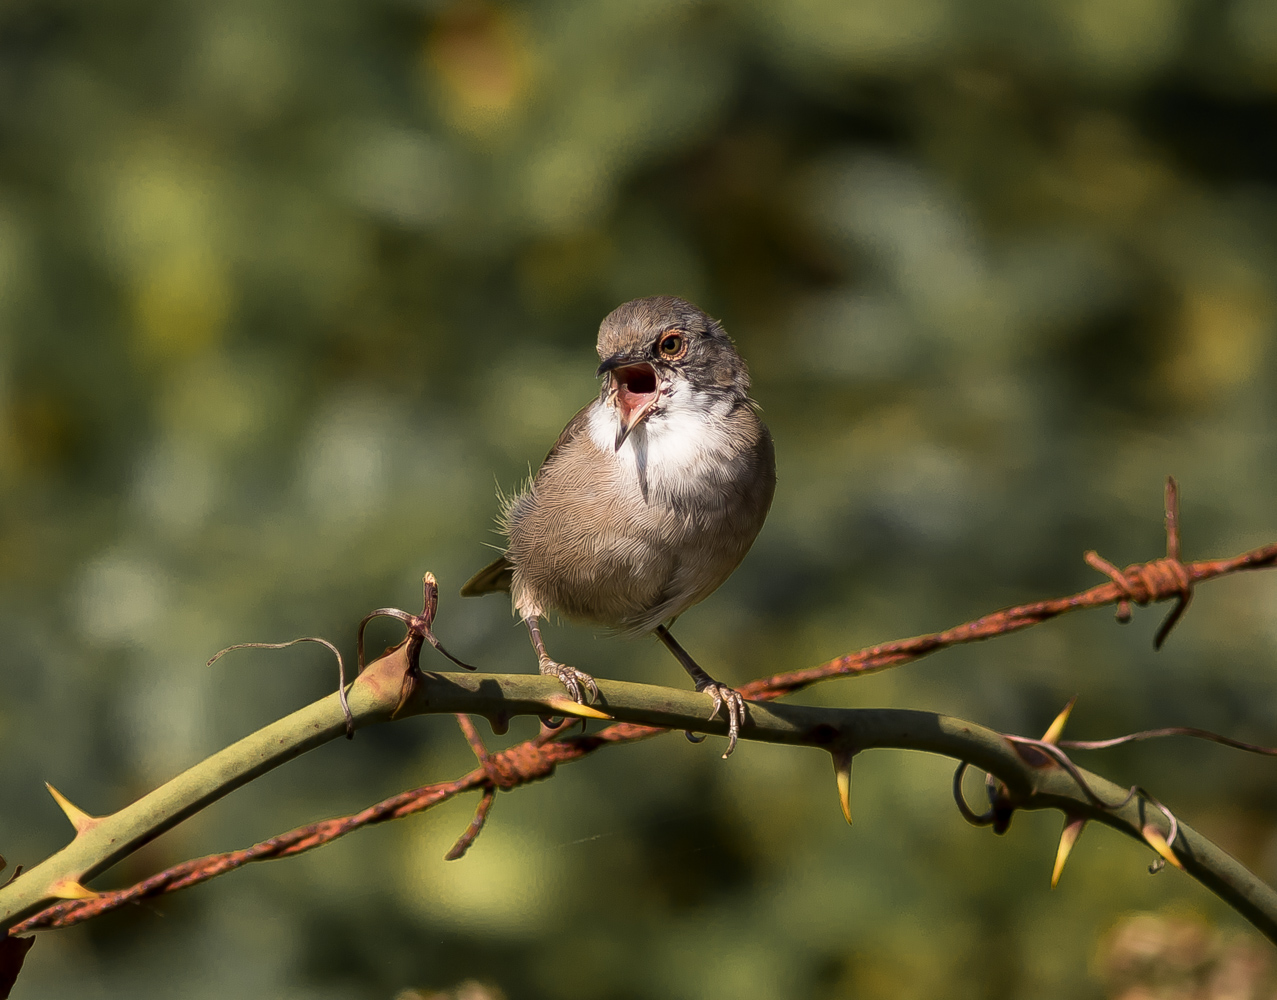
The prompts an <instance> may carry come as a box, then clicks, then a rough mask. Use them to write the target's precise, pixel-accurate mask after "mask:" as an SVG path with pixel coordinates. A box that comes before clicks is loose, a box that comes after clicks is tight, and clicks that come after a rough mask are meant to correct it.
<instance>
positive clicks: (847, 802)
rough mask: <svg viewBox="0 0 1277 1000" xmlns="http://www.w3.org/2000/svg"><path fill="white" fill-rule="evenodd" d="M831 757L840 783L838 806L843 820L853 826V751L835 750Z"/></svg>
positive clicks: (835, 776)
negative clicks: (840, 807)
mask: <svg viewBox="0 0 1277 1000" xmlns="http://www.w3.org/2000/svg"><path fill="white" fill-rule="evenodd" d="M830 756H831V757H833V759H834V778H835V780H837V782H838V804H839V805H841V806H842V815H843V818H844V819H845V820H846V821H847V825H848V826H850V825H851V758H852V757H854V756H855V751H853V750H833V751H831V752H830Z"/></svg>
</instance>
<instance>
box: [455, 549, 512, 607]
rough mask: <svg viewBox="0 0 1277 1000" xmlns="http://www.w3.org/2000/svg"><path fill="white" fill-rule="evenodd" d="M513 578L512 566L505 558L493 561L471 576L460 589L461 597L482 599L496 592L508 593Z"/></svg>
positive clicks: (501, 557)
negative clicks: (485, 595)
mask: <svg viewBox="0 0 1277 1000" xmlns="http://www.w3.org/2000/svg"><path fill="white" fill-rule="evenodd" d="M513 578H514V565H513V564H512V563H511V562H510V560H509V559H507V558H506V557H505V556H500V557H498V558H497V559H495V560H493V561H492V562H491V563H489V564H488V565H487V566H485V567H483V569H481V570H479V572H478V573H476V574H475V575H474V576H472V577H471V578H470V579H469V581H467V583H466V585H465V586H464V587H462V588H461V596H462V597H482V596H483V595H484V594H494V593H497V592H498V591H502V592H504V593H507V594H508V593H510V583H511V581H512V580H513Z"/></svg>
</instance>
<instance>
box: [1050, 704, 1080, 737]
mask: <svg viewBox="0 0 1277 1000" xmlns="http://www.w3.org/2000/svg"><path fill="white" fill-rule="evenodd" d="M1076 704H1077V695H1074V696H1073V697H1072V698H1070V699H1069V703H1068V704H1067V705H1065V706H1064V710H1063V711H1061V712H1060V714H1059V715H1057V716H1056V717H1055V721H1054V722H1052V723H1051V725H1050V727H1049V728H1048V729H1047V731H1046V732H1045V733H1043V734H1042V742H1043V743H1058V742H1060V736H1061V735H1063V733H1064V724H1065V723H1066V722H1068V721H1069V713H1070V712H1072V711H1073V706H1074V705H1076Z"/></svg>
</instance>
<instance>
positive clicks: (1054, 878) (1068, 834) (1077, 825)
mask: <svg viewBox="0 0 1277 1000" xmlns="http://www.w3.org/2000/svg"><path fill="white" fill-rule="evenodd" d="M1085 826H1086V820H1084V819H1083V818H1082V817H1081V816H1065V817H1064V829H1063V830H1062V831H1061V833H1060V846H1059V849H1058V850H1057V851H1056V852H1055V868H1054V869H1052V871H1051V888H1052V889H1054V888H1055V887H1056V886H1057V885H1059V883H1060V875H1061V874H1063V872H1064V863H1065V862H1066V861H1068V860H1069V852H1070V851H1072V850H1073V845H1074V844H1076V843H1077V838H1078V837H1080V836H1082V829H1083V827H1085Z"/></svg>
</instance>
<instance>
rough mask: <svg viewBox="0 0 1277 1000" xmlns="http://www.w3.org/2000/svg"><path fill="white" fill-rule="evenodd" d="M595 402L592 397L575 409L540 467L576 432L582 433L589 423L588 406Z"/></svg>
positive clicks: (575, 434) (576, 433)
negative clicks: (573, 414)
mask: <svg viewBox="0 0 1277 1000" xmlns="http://www.w3.org/2000/svg"><path fill="white" fill-rule="evenodd" d="M597 402H598V400H597V399H592V400H590V401H589V402H588V403H586V404H585V405H584V406H583V407H581V408H580V409H579V410H577V411H576V416H575V417H573V418H572V419H571V420H569V421H568V425H567V426H566V427H564V428H563V433H562V434H560V435H559V439H558V440H557V441H555V442H554V447H553V448H551V449H550V450H549V452H547V453H546V456H545V460H544V461H542V463H541V467H542V468H544V467H545V466H546V464H547V463H548V462H549V461H550V459H552V458H553V457H554V456H555V455H557V454H558V453H559V449H561V448H562V447H563V446H564V445H565V444H567V443H568V442H569V441H571V440H572V439H573V438H574V437H576V436H577V435H578V434H582V433H584V432H585V429H586V427H587V426H588V425H589V423H590V417H589V413H590V407H592V406H593V405H594V404H595V403H597ZM538 471H540V470H538Z"/></svg>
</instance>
